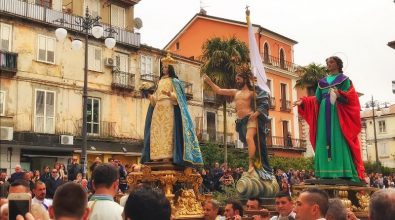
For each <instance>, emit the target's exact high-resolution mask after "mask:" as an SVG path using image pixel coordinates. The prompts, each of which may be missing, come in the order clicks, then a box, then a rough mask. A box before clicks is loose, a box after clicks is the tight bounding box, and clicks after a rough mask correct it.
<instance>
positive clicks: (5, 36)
mask: <svg viewBox="0 0 395 220" xmlns="http://www.w3.org/2000/svg"><path fill="white" fill-rule="evenodd" d="M11 33H12V26H11V25H9V24H4V23H0V37H1V38H0V39H1V40H0V50H5V51H11V39H12V38H11Z"/></svg>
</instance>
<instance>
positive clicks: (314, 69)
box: [295, 63, 329, 93]
mask: <svg viewBox="0 0 395 220" xmlns="http://www.w3.org/2000/svg"><path fill="white" fill-rule="evenodd" d="M297 73H298V74H299V79H298V80H296V84H295V87H297V88H307V89H308V90H309V93H311V92H315V90H316V89H317V86H318V81H319V80H320V79H322V78H324V77H325V76H327V75H328V73H329V72H328V70H327V69H326V67H324V66H322V65H321V64H315V63H311V64H309V65H307V66H302V67H299V68H298V70H297Z"/></svg>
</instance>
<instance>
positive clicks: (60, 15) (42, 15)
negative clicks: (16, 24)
mask: <svg viewBox="0 0 395 220" xmlns="http://www.w3.org/2000/svg"><path fill="white" fill-rule="evenodd" d="M0 14H9V15H15V16H17V17H21V18H25V19H29V20H33V21H37V22H42V23H45V24H48V25H54V26H59V23H57V22H55V20H57V19H64V21H65V24H64V27H65V28H66V29H68V30H71V31H76V32H79V33H80V32H82V31H83V30H82V27H81V26H80V25H79V24H78V23H77V21H78V20H79V19H78V18H79V17H80V16H77V15H72V14H67V13H64V12H61V11H57V10H53V9H50V8H46V7H43V6H40V5H37V4H34V3H29V2H28V1H20V0H0ZM102 26H103V28H104V29H107V28H109V27H110V26H109V25H107V24H102ZM111 27H112V28H113V29H115V31H116V32H117V33H118V34H116V35H115V36H114V37H115V40H116V41H117V43H121V44H125V45H130V46H134V47H140V34H139V33H133V32H131V31H128V30H125V29H123V28H120V27H116V26H111Z"/></svg>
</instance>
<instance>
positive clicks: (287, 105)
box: [280, 99, 291, 112]
mask: <svg viewBox="0 0 395 220" xmlns="http://www.w3.org/2000/svg"><path fill="white" fill-rule="evenodd" d="M280 104H281V106H280V111H283V112H290V111H291V101H288V100H285V99H280Z"/></svg>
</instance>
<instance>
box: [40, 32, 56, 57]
mask: <svg viewBox="0 0 395 220" xmlns="http://www.w3.org/2000/svg"><path fill="white" fill-rule="evenodd" d="M55 42H56V41H55V38H52V37H47V36H43V35H38V53H37V60H38V61H42V62H47V63H55Z"/></svg>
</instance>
